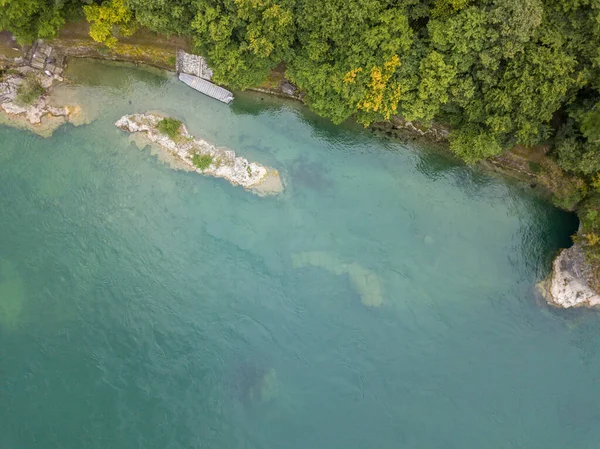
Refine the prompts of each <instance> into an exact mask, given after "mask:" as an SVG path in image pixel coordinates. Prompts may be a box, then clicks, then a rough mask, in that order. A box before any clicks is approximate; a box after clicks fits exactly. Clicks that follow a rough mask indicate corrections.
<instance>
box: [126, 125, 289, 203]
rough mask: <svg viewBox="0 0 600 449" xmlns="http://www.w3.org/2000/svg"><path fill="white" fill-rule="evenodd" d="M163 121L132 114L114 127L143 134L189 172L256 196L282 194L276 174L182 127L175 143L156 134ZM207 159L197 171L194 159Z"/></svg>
mask: <svg viewBox="0 0 600 449" xmlns="http://www.w3.org/2000/svg"><path fill="white" fill-rule="evenodd" d="M162 119H164V117H163V116H161V115H158V114H150V113H147V114H132V115H125V116H123V117H121V118H120V119H119V120H117V122H116V123H115V125H116V126H117V127H119V128H121V129H122V130H124V131H129V132H131V133H144V134H145V135H146V137H147V139H148V140H149V141H150V142H152V143H155V144H157V145H158V146H160V147H161V148H162V149H164V150H166V151H168V152H169V153H171V154H172V155H174V156H176V157H178V158H179V159H181V160H182V161H183V162H184V163H185V164H186V165H187V166H188V167H190V169H192V170H194V171H196V172H198V173H201V174H204V175H211V176H215V177H217V178H224V179H226V180H228V181H229V182H230V183H231V184H233V185H239V186H242V187H244V188H246V189H249V190H252V191H254V192H255V193H258V194H273V193H279V192H281V191H282V190H283V185H282V183H281V179H280V177H279V173H278V172H277V170H274V169H272V168H269V167H265V166H262V165H260V164H257V163H256V162H248V160H246V159H244V158H243V157H239V156H236V154H235V152H234V151H232V150H226V149H221V148H217V147H215V146H214V145H212V144H211V143H209V142H207V141H206V140H203V139H196V138H194V137H193V136H191V135H190V133H189V132H188V130H187V128H186V126H185V125H183V124H182V125H181V127H180V128H179V133H178V135H177V137H176V138H175V139H172V138H170V137H169V136H167V135H166V134H163V133H161V132H160V131H159V130H158V124H159V122H160V121H161V120H162ZM202 156H209V157H210V159H209V160H210V164H209V165H208V166H207V167H206V168H203V169H202V168H198V167H197V166H196V164H195V163H194V157H202Z"/></svg>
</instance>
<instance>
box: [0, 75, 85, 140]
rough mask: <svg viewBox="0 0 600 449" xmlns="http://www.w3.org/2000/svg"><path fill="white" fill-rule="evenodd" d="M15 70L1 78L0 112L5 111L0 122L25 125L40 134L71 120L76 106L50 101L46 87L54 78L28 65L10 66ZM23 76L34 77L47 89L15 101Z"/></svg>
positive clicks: (76, 108) (49, 132) (47, 87)
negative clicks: (30, 99)
mask: <svg viewBox="0 0 600 449" xmlns="http://www.w3.org/2000/svg"><path fill="white" fill-rule="evenodd" d="M13 71H14V73H12V74H9V75H5V76H4V77H3V78H2V80H1V81H0V112H3V113H4V114H5V119H4V120H2V122H6V123H7V124H13V125H15V126H19V127H24V128H28V129H30V130H32V131H34V132H36V133H38V134H40V135H42V136H49V135H50V134H52V131H54V129H56V128H57V127H58V126H60V125H62V124H64V123H66V122H67V121H71V120H70V119H71V116H72V115H76V114H77V113H78V111H79V108H78V107H76V106H57V105H54V104H53V102H52V98H51V95H49V89H50V88H51V87H52V84H53V82H54V78H52V77H49V76H47V75H45V74H43V73H40V72H38V71H37V70H35V69H32V68H31V67H27V66H25V67H19V68H18V69H13ZM26 77H35V78H37V80H38V81H39V83H40V84H41V86H42V87H43V88H44V89H46V92H45V93H44V94H42V95H40V97H39V98H38V99H37V100H35V101H34V102H33V103H32V104H28V105H26V104H22V103H20V102H19V101H18V92H19V88H20V86H21V85H22V84H23V83H24V82H26Z"/></svg>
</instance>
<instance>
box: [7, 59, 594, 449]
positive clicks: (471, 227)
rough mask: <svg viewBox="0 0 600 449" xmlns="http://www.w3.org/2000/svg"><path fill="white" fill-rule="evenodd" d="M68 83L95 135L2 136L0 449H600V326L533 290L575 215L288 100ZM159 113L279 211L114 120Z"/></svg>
mask: <svg viewBox="0 0 600 449" xmlns="http://www.w3.org/2000/svg"><path fill="white" fill-rule="evenodd" d="M70 70H71V76H72V77H73V78H74V79H75V81H76V82H78V83H79V84H80V85H81V86H80V87H79V88H77V89H76V90H73V89H67V92H65V95H67V94H69V95H71V96H73V98H78V99H79V101H81V102H83V103H84V104H85V106H86V108H87V109H88V110H90V111H92V114H93V115H94V116H95V117H96V120H95V121H94V122H93V123H91V124H90V125H86V126H81V127H73V126H70V125H69V126H66V127H63V128H60V129H59V130H58V131H56V133H55V134H54V136H53V137H52V138H51V139H43V138H39V137H37V136H35V135H33V134H30V133H28V132H24V131H18V130H13V129H10V128H6V127H4V128H0V142H1V145H0V192H1V195H0V214H1V217H2V218H1V221H0V223H1V227H0V447H2V448H34V447H43V448H78V449H80V448H134V447H135V448H219V449H220V448H223V449H230V448H286V449H295V448H297V449H306V448H328V449H329V448H340V449H353V448H356V449H359V448H360V449H363V448H378V449H386V448H433V449H437V448H445V449H446V448H456V449H465V448H474V449H481V448H544V449H546V448H557V449H558V448H560V449H564V448H581V449H583V448H596V447H598V440H599V438H600V426H598V423H597V422H598V417H599V416H600V401H599V400H598V398H599V397H600V374H599V373H600V354H599V353H598V350H597V348H598V347H600V329H599V326H598V324H599V319H598V315H597V313H596V312H593V311H584V310H579V311H559V310H554V309H551V308H549V307H547V306H546V305H545V304H543V303H542V302H540V300H539V299H538V298H537V297H536V295H535V293H534V291H535V290H534V285H535V283H536V282H538V281H539V280H541V279H542V278H543V277H545V276H546V275H547V273H548V271H549V268H550V262H551V259H552V256H553V255H554V254H555V252H556V250H557V249H558V248H559V247H562V246H566V245H568V244H569V235H570V234H571V233H572V232H574V230H575V227H576V223H575V221H574V219H573V217H572V216H570V215H567V214H565V213H562V212H559V211H557V210H556V209H554V208H553V207H551V206H550V205H549V204H547V203H545V202H543V201H542V200H540V199H538V198H536V197H535V196H534V195H533V194H532V193H531V192H530V191H529V190H528V188H526V187H523V186H520V185H517V184H515V183H511V182H508V181H506V180H503V179H501V178H498V177H492V176H490V175H486V174H484V173H480V172H477V171H474V170H472V169H468V168H466V167H464V166H461V165H458V164H456V163H455V162H453V161H451V160H448V159H447V158H446V157H445V156H443V155H440V154H436V153H435V152H433V151H417V150H415V149H414V148H411V147H410V145H408V144H402V143H399V142H397V141H390V140H386V139H385V138H383V137H381V136H377V135H373V134H371V133H370V132H368V131H365V130H363V129H361V128H355V127H353V126H351V125H348V126H343V127H334V126H332V125H329V124H328V123H327V122H325V121H323V120H320V119H318V118H316V117H314V116H312V115H310V114H309V113H307V112H305V111H304V110H303V109H301V108H299V107H298V106H295V105H293V104H289V103H285V102H283V101H280V100H275V99H271V98H264V97H261V96H252V95H240V96H238V99H237V100H236V102H235V103H234V104H233V106H232V107H227V106H225V105H222V104H220V103H217V102H214V101H211V100H208V99H205V98H203V97H202V96H201V95H200V94H196V93H194V92H193V91H190V90H189V89H188V88H186V87H185V86H183V85H182V84H180V83H179V82H177V81H176V80H174V79H173V78H172V77H171V76H169V75H166V74H161V73H153V72H149V71H143V70H140V69H134V68H127V67H115V66H109V65H104V64H101V63H97V62H83V61H74V62H73V63H72V64H71V69H70ZM149 109H159V110H162V111H164V112H167V113H170V114H174V115H176V116H178V117H180V118H181V119H182V120H184V121H185V122H186V124H188V126H189V128H190V131H191V132H192V133H193V134H195V135H197V136H201V137H204V138H206V139H207V140H209V141H211V142H214V143H215V144H217V145H221V146H227V147H230V148H233V149H235V150H236V151H238V152H239V153H240V154H242V155H244V156H246V157H248V158H249V159H254V160H257V161H260V162H262V163H265V164H267V165H271V166H273V167H275V168H277V169H278V170H279V171H280V173H281V175H282V177H283V179H284V181H285V183H286V190H285V192H284V193H283V194H282V195H280V196H277V197H265V198H261V197H258V196H256V195H253V194H252V193H249V192H246V191H244V190H243V189H241V188H239V187H233V186H231V185H229V184H228V183H227V182H226V181H223V180H219V179H213V178H208V177H202V176H199V175H197V174H194V173H189V172H184V171H178V170H174V169H173V168H171V167H170V166H169V165H168V164H165V163H163V162H161V161H160V160H159V159H158V158H157V157H156V156H155V155H153V154H152V153H151V151H150V150H149V149H145V150H143V151H140V150H138V149H137V148H136V147H135V146H134V145H133V144H131V143H130V142H129V141H128V136H127V135H126V134H125V133H123V132H121V131H120V130H118V129H116V128H115V127H114V126H113V123H114V121H115V120H116V119H118V118H119V117H120V116H121V115H123V114H125V113H131V112H141V111H146V110H149Z"/></svg>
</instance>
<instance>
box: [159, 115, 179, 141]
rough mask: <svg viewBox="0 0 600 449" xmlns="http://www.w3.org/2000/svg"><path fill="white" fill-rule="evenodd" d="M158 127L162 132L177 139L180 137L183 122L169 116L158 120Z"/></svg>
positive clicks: (172, 138)
mask: <svg viewBox="0 0 600 449" xmlns="http://www.w3.org/2000/svg"><path fill="white" fill-rule="evenodd" d="M156 128H157V129H158V130H159V131H160V132H161V133H163V134H166V135H167V136H169V138H171V140H175V139H176V138H177V137H179V128H181V122H180V121H179V120H177V119H174V118H170V117H167V118H164V119H162V120H161V121H160V122H158V126H157V127H156Z"/></svg>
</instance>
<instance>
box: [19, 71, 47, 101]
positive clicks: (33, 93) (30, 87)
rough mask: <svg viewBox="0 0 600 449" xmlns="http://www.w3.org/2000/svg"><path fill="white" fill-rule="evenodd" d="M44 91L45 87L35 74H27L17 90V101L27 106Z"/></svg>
mask: <svg viewBox="0 0 600 449" xmlns="http://www.w3.org/2000/svg"><path fill="white" fill-rule="evenodd" d="M44 92H46V89H44V88H43V87H42V85H41V84H40V82H39V81H38V79H37V78H36V77H35V75H28V76H27V77H25V80H24V81H23V83H22V84H21V85H20V86H19V89H18V90H17V102H18V103H19V104H22V105H27V106H29V105H31V104H33V103H35V102H36V101H37V100H38V99H39V98H40V97H41V96H42V95H43V94H44Z"/></svg>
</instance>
